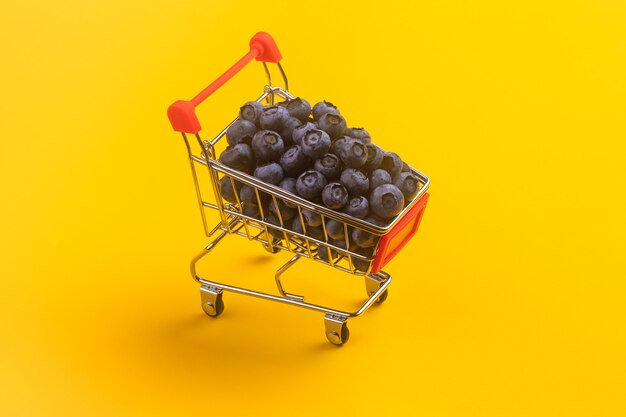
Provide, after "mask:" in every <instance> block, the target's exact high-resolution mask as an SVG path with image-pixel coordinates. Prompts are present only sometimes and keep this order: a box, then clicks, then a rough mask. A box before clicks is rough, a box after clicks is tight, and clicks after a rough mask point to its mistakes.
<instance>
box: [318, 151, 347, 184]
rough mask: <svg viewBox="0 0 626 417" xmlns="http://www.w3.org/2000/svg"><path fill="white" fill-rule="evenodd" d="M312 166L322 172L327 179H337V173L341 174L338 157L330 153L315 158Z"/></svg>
mask: <svg viewBox="0 0 626 417" xmlns="http://www.w3.org/2000/svg"><path fill="white" fill-rule="evenodd" d="M313 168H314V169H315V170H316V171H319V172H321V173H322V174H324V176H325V177H326V179H328V180H334V179H337V178H339V175H341V162H340V160H339V157H337V155H333V154H332V153H327V154H326V155H324V156H323V157H322V158H321V159H317V160H316V161H315V163H314V164H313Z"/></svg>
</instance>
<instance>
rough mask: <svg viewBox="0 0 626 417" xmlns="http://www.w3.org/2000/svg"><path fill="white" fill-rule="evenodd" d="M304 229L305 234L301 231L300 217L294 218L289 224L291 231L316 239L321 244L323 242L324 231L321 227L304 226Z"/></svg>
mask: <svg viewBox="0 0 626 417" xmlns="http://www.w3.org/2000/svg"><path fill="white" fill-rule="evenodd" d="M305 227H306V233H305V232H304V231H303V228H302V221H301V220H300V217H296V218H295V219H293V223H292V224H291V230H293V231H294V232H296V233H300V234H303V235H307V236H310V237H312V238H313V239H317V240H320V241H322V242H323V241H324V230H323V229H322V228H321V227H313V226H308V225H305Z"/></svg>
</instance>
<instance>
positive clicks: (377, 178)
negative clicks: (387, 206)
mask: <svg viewBox="0 0 626 417" xmlns="http://www.w3.org/2000/svg"><path fill="white" fill-rule="evenodd" d="M391 182H392V181H391V175H389V173H388V172H387V171H385V170H384V169H375V170H374V171H372V173H371V174H370V191H373V190H374V189H375V188H376V187H378V186H379V185H383V184H391Z"/></svg>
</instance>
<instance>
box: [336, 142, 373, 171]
mask: <svg viewBox="0 0 626 417" xmlns="http://www.w3.org/2000/svg"><path fill="white" fill-rule="evenodd" d="M340 146H341V148H340V149H339V157H340V158H341V161H342V162H343V163H344V164H345V165H346V166H348V167H350V168H359V167H361V166H363V165H364V164H365V162H367V153H368V151H367V147H366V145H364V144H363V142H360V141H358V140H356V139H352V138H351V137H347V138H345V139H343V140H342V144H341V145H340Z"/></svg>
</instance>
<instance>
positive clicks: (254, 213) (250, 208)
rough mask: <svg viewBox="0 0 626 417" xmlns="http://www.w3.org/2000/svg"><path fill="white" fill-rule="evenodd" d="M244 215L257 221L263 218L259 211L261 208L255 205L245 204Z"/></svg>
mask: <svg viewBox="0 0 626 417" xmlns="http://www.w3.org/2000/svg"><path fill="white" fill-rule="evenodd" d="M242 214H244V215H246V216H248V217H252V218H255V219H260V218H261V211H260V210H259V206H257V205H256V204H254V203H245V204H244V205H243V210H242Z"/></svg>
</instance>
